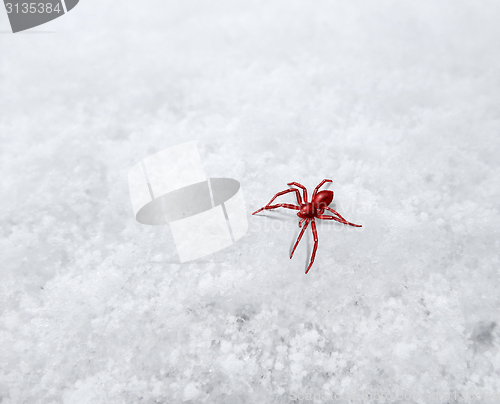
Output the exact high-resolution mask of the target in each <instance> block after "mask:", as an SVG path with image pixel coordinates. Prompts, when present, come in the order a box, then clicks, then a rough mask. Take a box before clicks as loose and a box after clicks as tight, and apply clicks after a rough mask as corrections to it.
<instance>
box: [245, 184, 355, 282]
mask: <svg viewBox="0 0 500 404" xmlns="http://www.w3.org/2000/svg"><path fill="white" fill-rule="evenodd" d="M326 182H332V180H328V179H325V180H323V181H322V182H321V183H320V184H319V185H318V186H317V187H316V188H315V189H314V192H313V195H312V198H311V202H308V201H307V189H306V187H304V186H303V185H302V184H299V183H298V182H290V183H288V184H287V185H288V186H290V187H291V186H292V185H293V186H295V187H297V188H300V189H301V190H302V196H301V195H300V190H299V189H297V188H289V189H287V190H285V191H281V192H278V193H277V194H276V195H274V197H273V199H271V200H270V201H269V203H268V204H267V205H266V206H264V207H263V208H260V209H259V210H257V211H255V212H253V213H252V215H255V214H256V213H259V212H261V211H263V210H271V209H276V208H286V209H292V210H298V213H297V216H298V217H299V218H300V219H301V220H300V222H299V227H302V223H304V222H305V225H304V227H302V230H301V232H300V234H299V236H298V237H297V241H296V242H295V245H294V246H293V249H292V252H291V254H290V259H291V258H292V257H293V253H294V252H295V249H296V248H297V245H298V244H299V242H300V240H301V239H302V236H303V234H304V232H305V230H306V228H307V226H308V225H309V223H311V230H312V233H313V238H314V248H313V252H312V254H311V261H310V263H309V266H308V267H307V270H306V274H307V273H308V272H309V270H310V269H311V267H312V264H313V263H314V258H315V256H316V250H317V249H318V232H317V230H316V222H315V219H323V220H334V221H336V222H339V223H342V224H347V225H349V226H353V227H361V225H360V224H354V223H351V222H348V221H347V220H345V219H344V218H343V217H342V216H341V215H340V214H339V213H338V212H336V211H335V210H333V209H331V208H329V207H328V206H329V205H330V204H331V203H332V201H333V191H330V190H323V191H319V189H320V188H321V187H322V186H323V184H324V183H326ZM290 192H295V196H296V198H297V203H298V206H297V205H292V204H289V203H279V204H276V205H271V203H272V202H273V201H274V200H275V199H276V198H277V197H278V196H281V195H285V194H288V193H290ZM302 197H303V200H302ZM325 210H327V211H328V212H331V213H333V214H334V215H335V216H332V215H324V214H323V213H325Z"/></svg>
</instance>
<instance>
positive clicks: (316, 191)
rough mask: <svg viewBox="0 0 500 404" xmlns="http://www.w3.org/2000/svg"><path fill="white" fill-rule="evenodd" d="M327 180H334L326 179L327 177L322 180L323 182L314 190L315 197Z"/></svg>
mask: <svg viewBox="0 0 500 404" xmlns="http://www.w3.org/2000/svg"><path fill="white" fill-rule="evenodd" d="M325 182H333V181H332V180H326V179H325V180H323V181H321V182H320V183H319V185H318V186H317V187H316V188H314V192H313V196H312V197H313V198H314V197H315V196H316V194H317V193H318V191H319V189H320V188H321V187H322V186H323V184H324V183H325Z"/></svg>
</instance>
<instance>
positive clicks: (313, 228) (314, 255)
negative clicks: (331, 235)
mask: <svg viewBox="0 0 500 404" xmlns="http://www.w3.org/2000/svg"><path fill="white" fill-rule="evenodd" d="M311 229H312V233H313V238H314V248H313V252H312V254H311V262H310V263H309V266H308V267H307V271H306V274H307V273H308V272H309V270H310V269H311V267H312V264H314V258H315V257H316V250H317V249H318V232H317V231H316V222H315V221H314V218H312V219H311Z"/></svg>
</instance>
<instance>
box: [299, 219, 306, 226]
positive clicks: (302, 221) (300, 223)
mask: <svg viewBox="0 0 500 404" xmlns="http://www.w3.org/2000/svg"><path fill="white" fill-rule="evenodd" d="M304 220H307V218H303V219H302V220H301V221H300V222H299V227H302V223H304Z"/></svg>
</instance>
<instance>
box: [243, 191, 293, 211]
mask: <svg viewBox="0 0 500 404" xmlns="http://www.w3.org/2000/svg"><path fill="white" fill-rule="evenodd" d="M290 192H295V195H296V196H297V202H298V203H299V205H302V198H301V197H300V193H299V190H298V189H295V188H290V189H287V190H285V191H281V192H278V193H277V194H276V195H274V197H273V199H271V200H270V201H269V202H268V204H267V205H266V206H264V207H263V208H260V209H259V210H256V211H255V212H253V213H252V215H255V214H256V213H259V212H261V211H263V210H269V209H276V208H287V209H293V210H300V207H298V206H295V205H291V204H289V203H280V204H277V205H271V203H272V202H273V201H274V200H275V199H276V198H277V197H278V196H281V195H285V194H288V193H290Z"/></svg>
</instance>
